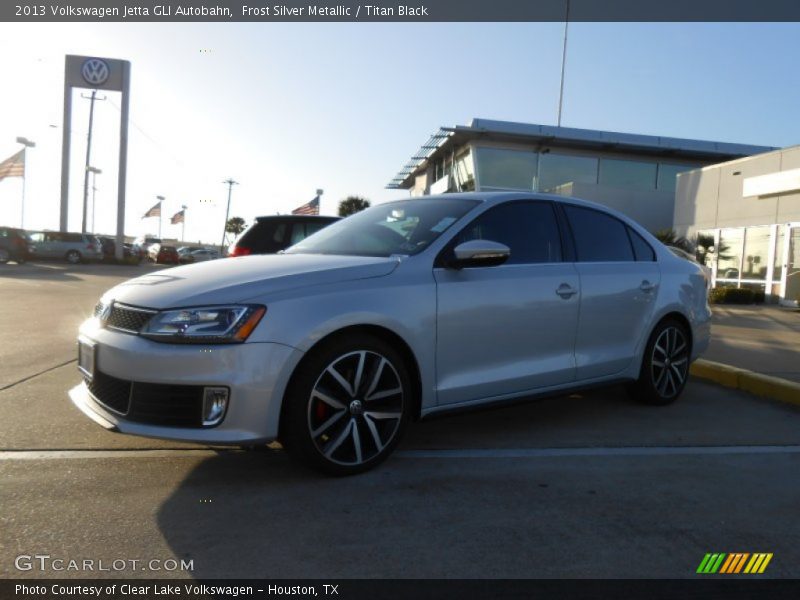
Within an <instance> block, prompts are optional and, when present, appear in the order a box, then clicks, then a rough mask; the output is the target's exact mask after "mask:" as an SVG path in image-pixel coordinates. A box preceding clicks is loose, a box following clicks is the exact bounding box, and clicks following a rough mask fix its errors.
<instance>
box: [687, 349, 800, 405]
mask: <svg viewBox="0 0 800 600" xmlns="http://www.w3.org/2000/svg"><path fill="white" fill-rule="evenodd" d="M690 372H691V374H692V375H694V376H695V377H699V378H701V379H707V380H709V381H713V382H714V383H718V384H720V385H723V386H725V387H729V388H734V389H738V390H742V391H745V392H749V393H751V394H754V395H756V396H762V397H764V398H771V399H773V400H778V401H781V402H787V403H790V404H795V405H797V406H800V383H795V382H793V381H787V380H786V379H781V378H780V377H772V376H770V375H762V374H761V373H754V372H753V371H748V370H747V369H740V368H738V367H732V366H730V365H726V364H723V363H718V362H714V361H711V360H703V359H700V360H697V361H695V362H694V363H693V364H692V367H691V370H690Z"/></svg>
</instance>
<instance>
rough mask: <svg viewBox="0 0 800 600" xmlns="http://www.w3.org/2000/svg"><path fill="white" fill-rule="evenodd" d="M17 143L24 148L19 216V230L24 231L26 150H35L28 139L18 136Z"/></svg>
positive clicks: (33, 143) (34, 144)
mask: <svg viewBox="0 0 800 600" xmlns="http://www.w3.org/2000/svg"><path fill="white" fill-rule="evenodd" d="M17 143H18V144H22V145H23V146H24V148H23V154H22V165H23V166H22V205H21V209H20V214H19V228H20V229H25V171H26V168H25V167H26V166H27V165H26V164H25V163H27V158H28V156H27V154H28V148H35V147H36V142H32V141H31V140H29V139H28V138H26V137H21V136H20V137H18V138H17Z"/></svg>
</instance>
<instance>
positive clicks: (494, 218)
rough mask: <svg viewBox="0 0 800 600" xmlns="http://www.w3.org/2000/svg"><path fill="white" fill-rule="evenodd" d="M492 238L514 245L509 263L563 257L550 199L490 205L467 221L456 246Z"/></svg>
mask: <svg viewBox="0 0 800 600" xmlns="http://www.w3.org/2000/svg"><path fill="white" fill-rule="evenodd" d="M470 240H491V241H493V242H499V243H501V244H505V245H506V246H508V247H509V248H510V249H511V256H510V257H509V258H508V261H507V262H506V264H531V263H552V262H560V261H561V236H560V233H559V230H558V222H557V221H556V216H555V213H554V212H553V207H552V205H551V204H550V203H549V202H511V203H508V204H502V205H500V206H497V207H495V208H492V209H489V210H488V211H486V212H485V213H484V214H482V215H481V216H480V217H478V218H477V219H475V221H473V222H472V223H471V224H470V225H468V226H467V227H466V228H465V229H464V230H463V231H462V232H461V233H460V234H459V235H458V236H457V237H456V240H455V243H454V246H456V245H458V244H461V243H463V242H468V241H470Z"/></svg>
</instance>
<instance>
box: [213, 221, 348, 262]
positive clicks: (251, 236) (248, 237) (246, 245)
mask: <svg viewBox="0 0 800 600" xmlns="http://www.w3.org/2000/svg"><path fill="white" fill-rule="evenodd" d="M338 220H339V217H325V216H311V215H277V216H272V217H257V218H256V221H255V223H253V224H252V225H251V226H250V227H248V228H247V229H246V230H245V231H244V232H243V233H242V235H240V236H239V238H238V239H237V240H236V241H235V242H234V243H233V244H232V245H231V247H230V248H228V256H247V255H249V254H275V253H277V252H280V251H281V250H285V249H286V248H288V247H289V246H292V245H294V244H296V243H298V242H301V241H303V240H304V239H306V238H307V237H308V236H310V235H311V234H313V233H316V232H317V231H319V230H320V229H323V228H324V227H327V226H328V225H330V224H331V223H335V222H336V221H338Z"/></svg>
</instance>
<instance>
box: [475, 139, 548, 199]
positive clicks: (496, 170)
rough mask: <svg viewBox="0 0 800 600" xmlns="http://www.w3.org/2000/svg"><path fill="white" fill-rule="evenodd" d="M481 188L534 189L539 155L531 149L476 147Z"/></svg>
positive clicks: (476, 160) (476, 161)
mask: <svg viewBox="0 0 800 600" xmlns="http://www.w3.org/2000/svg"><path fill="white" fill-rule="evenodd" d="M475 163H476V167H477V169H478V178H479V179H480V181H481V189H487V188H500V189H512V190H533V189H534V182H535V180H536V171H537V168H538V163H539V155H538V154H536V152H533V151H531V150H511V149H506V148H475Z"/></svg>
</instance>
